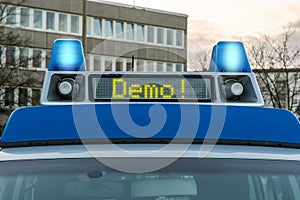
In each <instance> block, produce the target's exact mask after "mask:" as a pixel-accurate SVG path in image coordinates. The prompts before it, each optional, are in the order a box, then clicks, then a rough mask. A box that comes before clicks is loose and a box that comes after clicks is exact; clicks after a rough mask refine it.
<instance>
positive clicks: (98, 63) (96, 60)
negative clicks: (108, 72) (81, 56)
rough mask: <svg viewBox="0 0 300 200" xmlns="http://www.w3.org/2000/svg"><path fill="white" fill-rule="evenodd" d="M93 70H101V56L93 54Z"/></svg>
mask: <svg viewBox="0 0 300 200" xmlns="http://www.w3.org/2000/svg"><path fill="white" fill-rule="evenodd" d="M94 71H101V56H99V55H95V56H94Z"/></svg>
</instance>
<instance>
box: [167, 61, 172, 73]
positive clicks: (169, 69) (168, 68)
mask: <svg viewBox="0 0 300 200" xmlns="http://www.w3.org/2000/svg"><path fill="white" fill-rule="evenodd" d="M172 71H173V64H172V63H167V72H172Z"/></svg>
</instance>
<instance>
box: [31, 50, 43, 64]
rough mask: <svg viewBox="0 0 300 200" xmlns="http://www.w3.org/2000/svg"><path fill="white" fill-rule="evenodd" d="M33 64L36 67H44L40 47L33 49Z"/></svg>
mask: <svg viewBox="0 0 300 200" xmlns="http://www.w3.org/2000/svg"><path fill="white" fill-rule="evenodd" d="M32 66H33V67H36V68H41V67H42V51H41V50H38V49H34V50H33V56H32Z"/></svg>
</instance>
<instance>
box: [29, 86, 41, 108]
mask: <svg viewBox="0 0 300 200" xmlns="http://www.w3.org/2000/svg"><path fill="white" fill-rule="evenodd" d="M40 98H41V91H40V90H39V89H32V92H31V105H32V106H37V105H40Z"/></svg>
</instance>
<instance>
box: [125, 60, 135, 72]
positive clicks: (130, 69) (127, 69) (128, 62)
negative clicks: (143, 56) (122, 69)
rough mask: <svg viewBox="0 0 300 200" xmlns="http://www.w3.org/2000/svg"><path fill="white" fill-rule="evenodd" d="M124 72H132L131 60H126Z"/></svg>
mask: <svg viewBox="0 0 300 200" xmlns="http://www.w3.org/2000/svg"><path fill="white" fill-rule="evenodd" d="M126 71H133V70H132V60H129V59H128V60H126Z"/></svg>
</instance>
